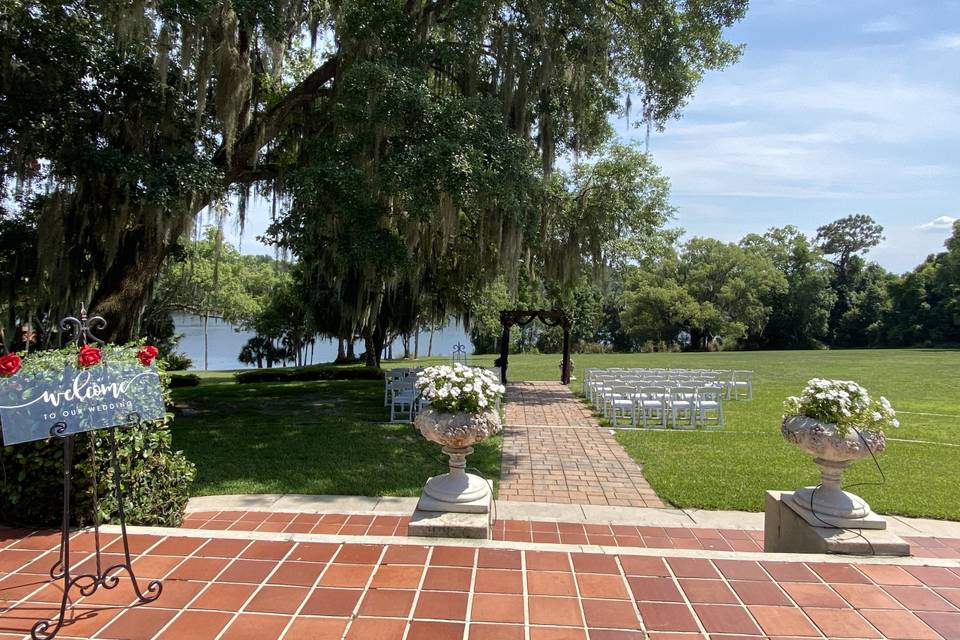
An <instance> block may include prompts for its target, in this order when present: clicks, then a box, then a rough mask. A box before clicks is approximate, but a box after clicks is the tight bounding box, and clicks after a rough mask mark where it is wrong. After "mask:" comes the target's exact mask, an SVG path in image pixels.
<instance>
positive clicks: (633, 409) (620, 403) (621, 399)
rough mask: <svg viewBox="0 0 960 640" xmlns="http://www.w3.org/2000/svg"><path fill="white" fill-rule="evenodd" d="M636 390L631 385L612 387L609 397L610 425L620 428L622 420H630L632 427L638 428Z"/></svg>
mask: <svg viewBox="0 0 960 640" xmlns="http://www.w3.org/2000/svg"><path fill="white" fill-rule="evenodd" d="M636 393H637V391H636V389H635V388H634V387H631V386H629V385H617V386H614V387H611V389H610V396H609V406H610V415H609V418H610V424H611V425H612V426H613V427H614V428H618V427H619V426H620V418H623V419H626V420H630V426H632V427H636V426H637V405H636V401H635V398H634V397H635V396H636Z"/></svg>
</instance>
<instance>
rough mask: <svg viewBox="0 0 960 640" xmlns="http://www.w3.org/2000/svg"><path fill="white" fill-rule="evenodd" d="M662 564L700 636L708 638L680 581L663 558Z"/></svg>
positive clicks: (705, 629) (708, 635)
mask: <svg viewBox="0 0 960 640" xmlns="http://www.w3.org/2000/svg"><path fill="white" fill-rule="evenodd" d="M663 564H664V565H665V566H666V567H667V571H668V572H670V577H671V578H672V579H673V586H674V587H676V589H677V592H678V593H679V594H680V597H681V598H683V603H684V604H685V605H686V607H687V611H688V612H689V613H690V615H691V616H693V621H694V622H695V623H696V624H697V628H698V629H700V634H701V635H703V637H704V638H709V637H710V634H709V633H707V628H706V627H704V626H703V622H702V621H701V620H700V615H699V614H698V613H697V610H696V609H694V608H693V603H692V602H690V598H688V597H687V592H686V591H684V590H683V585H682V584H680V579H679V578H678V577H677V573H676V572H675V571H674V570H673V567H672V566H671V565H670V562H669V561H668V559H667V558H663ZM711 566H712V563H711Z"/></svg>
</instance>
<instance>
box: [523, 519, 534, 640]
mask: <svg viewBox="0 0 960 640" xmlns="http://www.w3.org/2000/svg"><path fill="white" fill-rule="evenodd" d="M530 539H531V540H532V539H533V530H532V528H531V532H530ZM520 591H521V594H520V597H521V598H523V600H521V602H522V603H523V639H524V640H530V588H529V585H528V581H527V552H526V551H521V552H520Z"/></svg>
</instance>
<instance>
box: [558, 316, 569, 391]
mask: <svg viewBox="0 0 960 640" xmlns="http://www.w3.org/2000/svg"><path fill="white" fill-rule="evenodd" d="M560 384H570V320H569V319H568V318H566V317H564V319H563V360H562V362H561V365H560Z"/></svg>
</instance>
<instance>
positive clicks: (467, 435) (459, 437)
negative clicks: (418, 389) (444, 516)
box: [413, 408, 502, 513]
mask: <svg viewBox="0 0 960 640" xmlns="http://www.w3.org/2000/svg"><path fill="white" fill-rule="evenodd" d="M413 424H414V425H415V426H416V427H417V429H419V430H420V433H421V434H422V435H423V437H424V438H426V439H427V440H430V441H431V442H436V443H437V444H439V445H441V446H442V447H443V449H442V451H443V452H444V453H445V454H447V455H448V456H450V470H449V471H448V472H447V473H445V474H443V475H439V476H434V477H432V478H430V479H429V480H427V483H426V485H424V488H423V494H422V495H421V496H420V504H419V505H418V509H421V510H423V511H446V512H455V513H488V512H489V510H490V499H491V493H490V485H489V484H488V483H487V481H486V480H484V479H483V478H481V477H480V476H477V475H474V474H471V473H467V472H466V466H467V460H466V458H467V456H468V455H470V454H471V453H473V445H475V444H477V443H478V442H481V441H483V440H485V439H487V438H489V437H490V436H492V435H496V434H497V433H500V430H501V428H502V427H501V424H500V415H499V414H498V413H497V412H496V411H486V412H483V413H466V412H455V413H446V412H440V411H436V410H434V409H432V408H427V409H425V410H423V411H421V412H420V413H419V414H417V417H416V418H415V419H414V421H413Z"/></svg>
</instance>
